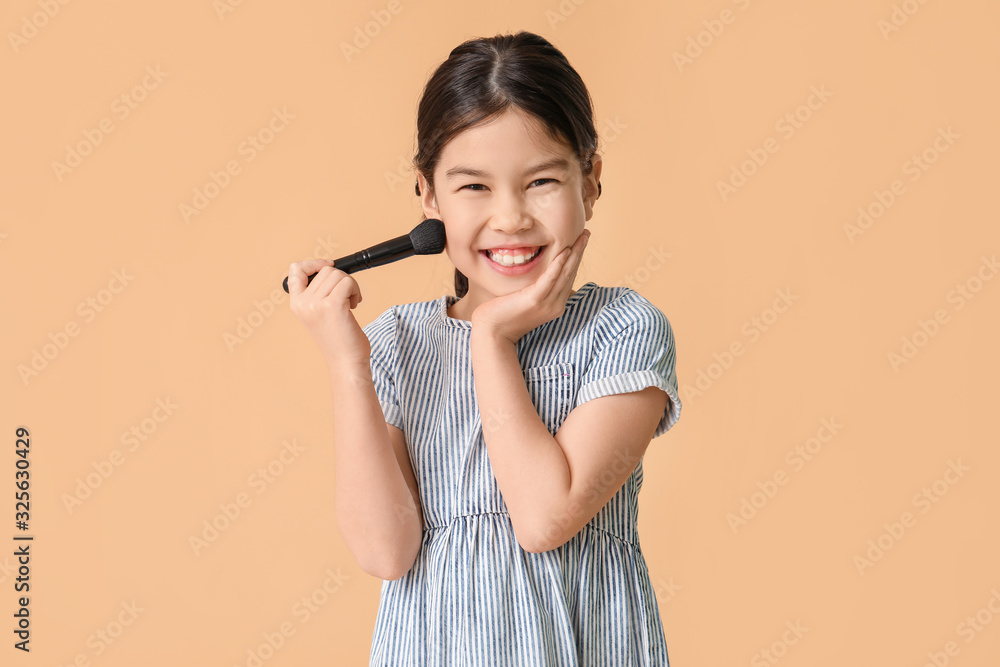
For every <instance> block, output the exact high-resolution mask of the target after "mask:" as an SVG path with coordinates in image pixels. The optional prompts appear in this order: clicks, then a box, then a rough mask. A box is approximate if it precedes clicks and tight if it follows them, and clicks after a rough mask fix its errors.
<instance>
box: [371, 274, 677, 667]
mask: <svg viewBox="0 0 1000 667" xmlns="http://www.w3.org/2000/svg"><path fill="white" fill-rule="evenodd" d="M456 301H457V299H456V297H455V296H454V295H450V294H448V295H444V296H442V297H440V298H438V299H436V300H432V301H424V302H418V303H409V304H403V305H398V306H392V307H391V308H389V309H388V310H386V311H385V312H384V313H382V315H380V316H379V317H378V318H377V319H375V320H374V321H372V322H371V323H370V324H368V325H367V326H365V327H364V332H365V334H366V335H367V336H368V339H369V341H370V342H371V348H372V354H371V369H372V379H373V380H374V384H375V390H376V393H377V395H378V398H379V402H380V404H381V407H382V411H383V413H384V415H385V420H386V422H387V423H389V424H392V425H394V426H397V427H399V428H400V429H402V431H403V432H404V433H405V434H406V441H407V449H408V451H409V455H410V459H411V461H412V462H413V467H414V474H415V476H416V480H417V484H418V486H419V493H420V502H421V504H422V506H423V513H424V532H423V540H422V543H421V546H420V551H419V553H418V555H417V558H416V561H415V562H414V564H413V567H412V568H411V569H410V571H409V572H408V573H407V574H405V575H404V576H403V577H401V578H400V579H397V580H395V581H383V582H382V588H381V592H380V596H379V609H378V615H377V618H376V621H375V629H374V633H373V636H372V646H371V655H370V664H371V665H378V666H386V667H388V666H391V667H407V666H410V665H421V666H423V665H429V666H431V667H438V666H441V667H445V666H447V667H459V666H462V667H464V666H480V665H482V666H484V667H485V666H489V667H505V666H507V665H510V666H515V665H516V666H518V667H520V666H525V665H528V666H532V667H534V666H543V667H550V666H551V667H557V666H558V667H563V666H565V667H569V666H571V665H572V666H579V667H599V666H602V665H609V666H610V665H614V666H620V665H627V666H629V667H639V666H654V665H655V666H657V667H660V666H666V665H668V660H667V646H666V640H665V638H664V632H663V625H662V623H661V620H660V613H659V608H658V606H657V602H656V597H655V594H654V590H653V586H652V583H651V581H650V577H649V573H648V571H647V569H646V562H645V559H644V558H643V555H642V551H641V550H640V548H639V536H638V534H637V532H636V518H637V505H638V495H639V489H640V488H641V487H642V461H640V462H639V464H638V465H637V466H636V467H635V469H634V470H633V472H632V475H631V476H630V477H629V478H628V480H627V481H626V482H625V484H624V486H622V488H621V489H620V490H619V491H618V493H617V494H616V495H615V496H614V497H613V498H612V499H611V500H610V501H609V502H608V504H607V505H605V506H604V507H603V508H602V509H601V510H600V511H599V512H598V513H597V515H596V516H595V517H594V518H593V519H592V520H591V521H590V522H589V523H588V524H587V525H585V526H584V527H583V528H582V529H581V530H580V532H578V533H577V534H576V535H575V536H574V537H572V538H571V539H570V540H569V541H568V542H566V543H565V544H563V545H562V546H560V547H558V548H556V549H552V550H550V551H545V552H542V553H531V552H528V551H525V550H523V549H522V548H521V547H520V546H519V545H518V543H517V541H516V539H515V537H514V531H513V528H512V526H511V522H510V516H509V514H508V513H507V507H506V505H505V504H504V500H503V497H502V496H501V494H500V489H499V488H498V486H497V482H496V479H495V477H494V476H493V471H492V469H491V467H490V462H489V457H488V456H487V450H486V444H485V441H484V439H483V430H482V421H481V416H480V412H479V406H478V403H477V402H476V390H475V385H474V382H473V375H472V361H471V357H470V337H471V334H472V325H471V323H470V322H468V321H466V320H460V319H455V318H452V317H449V316H448V313H447V309H448V307H450V306H451V305H452V304H453V303H455V302H456ZM516 349H517V356H518V359H519V361H520V363H521V368H522V370H523V373H524V380H525V383H526V387H527V390H528V393H529V395H530V396H531V400H532V403H533V404H534V405H535V408H536V410H537V411H538V414H539V416H540V417H541V418H542V421H543V422H544V423H545V425H546V426H547V427H548V429H549V432H550V433H552V434H555V433H556V431H557V430H558V429H559V426H560V424H562V422H563V421H564V420H565V419H566V417H567V415H568V414H569V412H570V410H572V409H573V408H574V407H575V406H577V405H580V404H582V403H585V402H587V401H589V400H591V399H594V398H599V397H601V396H607V395H609V394H619V393H624V392H632V391H639V390H641V389H644V388H646V387H650V386H655V387H659V388H661V389H663V390H664V391H665V392H666V393H667V394H668V395H669V397H670V400H669V401H668V405H667V407H666V409H665V410H664V412H663V415H662V416H661V419H660V421H659V424H658V425H657V428H656V432H655V434H654V436H653V437H654V438H655V437H657V436H659V435H662V434H663V433H665V432H666V431H667V429H669V428H670V427H671V426H673V425H674V423H675V422H676V421H677V419H678V417H679V416H680V410H681V402H680V400H679V398H678V395H677V377H676V374H675V371H674V340H673V331H672V330H671V327H670V323H669V322H668V321H667V318H666V316H665V315H664V314H663V313H662V312H661V311H660V310H659V309H658V308H657V307H656V306H654V305H653V304H652V303H650V302H649V301H648V300H647V299H646V298H644V297H642V296H641V295H640V294H639V293H638V292H636V291H635V290H633V289H631V288H628V287H599V286H598V285H596V284H595V283H593V282H588V283H586V284H585V285H583V286H582V287H580V289H578V290H577V291H576V292H575V293H573V294H572V295H571V296H570V297H569V299H568V300H567V302H566V310H565V312H564V313H563V314H562V315H561V316H560V317H558V318H556V319H554V320H551V321H549V322H546V323H545V324H543V325H541V326H539V327H537V328H536V329H534V330H532V331H530V332H528V333H527V334H525V335H524V336H523V337H522V338H521V339H520V340H519V341H518V343H517V348H516ZM487 417H488V418H489V416H487Z"/></svg>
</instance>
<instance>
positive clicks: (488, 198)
mask: <svg viewBox="0 0 1000 667" xmlns="http://www.w3.org/2000/svg"><path fill="white" fill-rule="evenodd" d="M592 164H593V170H592V171H591V173H590V174H588V175H587V176H584V175H583V173H582V172H581V169H580V161H579V158H577V156H576V154H575V153H574V151H573V150H572V149H571V148H570V147H569V146H567V145H566V144H563V143H560V142H557V141H553V140H552V139H551V138H550V137H549V136H548V135H547V134H546V132H545V129H544V127H543V126H542V125H541V123H539V122H538V121H537V120H536V119H535V118H534V117H532V116H530V115H528V114H526V113H525V112H523V111H521V110H520V109H517V108H511V109H509V110H508V111H506V112H504V113H503V114H502V115H501V116H499V117H497V118H495V119H494V120H492V121H491V122H489V123H487V124H485V125H480V126H477V127H473V128H470V129H468V130H465V131H464V132H462V133H461V134H459V135H457V136H456V137H454V138H453V139H452V140H451V141H449V142H448V144H447V145H445V147H444V149H443V150H442V151H441V157H440V159H439V161H438V164H437V167H436V168H435V170H434V186H435V189H434V192H433V193H432V192H431V190H430V187H429V186H428V183H427V181H426V180H425V179H424V177H423V175H422V174H418V175H417V178H418V180H419V182H420V192H421V204H422V205H423V208H424V214H425V215H426V216H427V217H428V218H438V219H440V220H441V222H443V223H444V226H445V233H446V234H447V244H446V246H445V251H446V252H447V253H448V257H449V258H450V259H451V261H452V263H453V264H454V265H455V268H457V269H458V270H459V271H461V272H462V273H463V274H464V275H465V276H466V277H467V278H468V279H469V292H468V294H466V296H465V297H463V298H462V299H461V300H460V301H459V302H458V303H457V304H456V305H455V306H454V308H453V309H452V310H453V311H454V313H449V314H450V315H451V316H452V317H459V318H461V319H467V320H469V319H472V312H473V311H474V310H475V308H476V307H477V306H478V305H479V304H481V303H484V302H485V301H488V300H490V299H492V298H495V297H498V296H503V295H506V294H510V293H512V292H516V291H518V290H520V289H523V288H525V287H527V286H528V285H530V284H532V283H533V282H535V281H536V280H537V279H538V278H539V277H540V276H541V275H542V273H544V271H545V268H546V267H547V266H548V265H549V263H550V262H551V261H552V258H554V257H555V256H556V255H558V254H559V251H560V250H562V249H563V248H565V247H568V246H571V245H573V242H574V241H576V239H577V237H579V236H580V234H581V233H583V229H584V226H585V223H586V221H587V220H590V218H591V217H592V216H593V213H594V211H593V206H594V202H595V201H596V200H597V181H598V179H599V178H600V175H601V158H600V157H599V156H597V155H595V156H594V157H593V159H592ZM499 248H514V249H521V250H520V252H519V253H518V254H523V255H524V259H525V260H526V261H525V262H524V263H523V264H521V263H519V262H520V259H518V260H517V262H518V263H515V264H512V265H510V267H505V266H504V265H502V264H501V265H498V264H497V263H495V262H494V260H492V259H490V257H489V256H488V254H487V253H486V251H487V250H490V249H493V250H497V249H499ZM535 250H540V253H539V255H538V257H537V258H535V259H533V260H530V261H529V258H530V257H531V254H532V252H533V251H535Z"/></svg>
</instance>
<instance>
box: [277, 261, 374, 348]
mask: <svg viewBox="0 0 1000 667" xmlns="http://www.w3.org/2000/svg"><path fill="white" fill-rule="evenodd" d="M313 273H316V276H315V277H314V278H313V279H312V282H310V283H308V284H307V280H308V277H309V275H311V274H313ZM288 294H289V303H290V305H291V308H292V312H293V313H295V316H296V317H298V318H299V320H300V321H301V322H302V324H303V325H305V327H306V329H307V330H308V331H309V335H311V336H312V337H313V340H315V341H316V344H317V345H319V348H320V351H322V353H323V356H324V357H325V358H326V361H327V363H328V364H331V365H337V366H341V365H350V364H363V365H365V366H367V365H369V364H370V363H371V353H372V350H371V343H370V342H369V341H368V336H366V335H365V332H364V331H363V330H362V329H361V327H360V325H358V321H357V320H356V319H355V318H354V313H352V312H351V310H353V309H354V308H356V307H357V306H358V304H359V303H361V300H362V298H363V297H362V296H361V287H360V286H359V285H358V283H357V281H355V280H354V278H352V277H351V276H350V274H347V273H344V272H343V271H341V270H340V269H335V268H334V267H333V260H330V259H309V260H306V261H304V262H295V263H293V264H292V265H291V266H289V267H288Z"/></svg>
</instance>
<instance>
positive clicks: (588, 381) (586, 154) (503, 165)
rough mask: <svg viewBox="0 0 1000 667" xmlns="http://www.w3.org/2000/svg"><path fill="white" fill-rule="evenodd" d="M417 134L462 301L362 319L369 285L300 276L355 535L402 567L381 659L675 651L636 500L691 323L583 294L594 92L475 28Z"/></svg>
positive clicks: (420, 190)
mask: <svg viewBox="0 0 1000 667" xmlns="http://www.w3.org/2000/svg"><path fill="white" fill-rule="evenodd" d="M417 135H418V152H417V155H416V158H415V161H414V162H415V166H416V170H417V186H416V189H417V194H418V195H419V196H420V197H421V203H422V206H423V210H424V215H425V217H426V218H438V219H440V220H441V221H442V222H443V223H444V226H445V231H446V234H447V246H446V252H447V254H448V257H449V258H450V259H451V261H452V263H453V264H454V265H455V267H456V270H455V288H456V295H455V296H452V295H447V294H446V295H444V296H442V297H440V298H438V299H435V300H432V301H424V302H419V303H408V304H402V305H398V306H392V307H390V308H389V309H388V310H386V311H385V312H383V313H382V315H380V316H379V317H378V318H377V319H375V320H374V321H373V322H371V323H370V324H368V325H367V326H366V327H364V329H362V328H361V327H359V325H358V323H357V321H356V320H355V318H354V315H353V313H351V310H352V309H354V308H355V307H356V306H357V305H358V303H360V302H361V299H362V296H361V289H360V287H359V286H358V283H357V282H356V281H355V279H354V278H352V277H351V275H348V274H345V273H343V272H342V271H339V270H336V269H334V268H332V266H331V264H332V262H330V261H329V260H310V261H304V262H300V263H295V264H292V265H291V267H290V268H289V280H288V287H289V293H290V302H291V308H292V311H293V312H294V313H295V314H296V316H297V317H298V318H299V319H300V320H301V321H302V323H303V324H304V325H305V326H306V327H307V329H308V331H309V332H310V334H311V335H312V336H313V338H314V339H315V340H316V342H317V343H318V344H319V346H320V348H321V350H322V351H323V354H324V357H325V359H326V360H327V362H328V365H329V368H330V373H331V380H332V384H333V411H334V436H335V442H334V446H335V448H336V451H335V456H336V461H337V467H336V480H335V481H336V517H337V525H338V527H339V529H340V532H341V535H342V536H343V539H344V541H345V542H346V544H347V546H348V548H349V549H350V550H351V553H352V554H354V556H355V557H356V558H357V560H358V563H359V565H360V566H361V568H362V569H364V570H365V571H366V572H368V573H370V574H372V575H374V576H377V577H380V578H382V579H384V580H385V581H384V582H383V585H382V590H381V596H380V605H379V611H378V617H377V619H376V623H375V631H374V635H373V638H372V647H371V664H372V665H392V666H393V667H398V666H401V665H453V666H459V665H490V666H491V667H493V666H503V665H519V666H520V665H532V666H535V665H580V666H584V665H586V666H592V665H628V666H630V667H634V666H637V665H667V664H668V660H667V647H666V642H665V639H664V632H663V627H662V623H661V620H660V615H659V609H658V607H657V603H656V597H655V595H654V590H653V586H652V584H651V582H650V578H649V574H648V572H647V569H646V562H645V560H644V558H643V555H642V551H641V549H640V547H639V536H638V534H637V533H636V516H637V514H636V512H637V500H638V494H639V489H640V488H641V486H642V457H643V454H644V452H645V450H646V447H647V446H648V445H649V442H650V440H651V439H652V438H655V437H656V436H659V435H662V434H663V433H665V432H666V431H667V430H668V429H669V428H670V427H671V426H673V424H674V423H675V422H676V421H677V419H678V417H679V416H680V410H681V402H680V400H679V399H678V396H677V378H676V375H675V371H674V340H673V332H672V330H671V327H670V323H669V322H668V321H667V318H666V317H665V316H664V314H663V313H662V312H661V311H660V310H659V309H658V308H657V307H656V306H654V305H653V304H652V303H650V302H649V301H648V300H647V299H645V298H644V297H642V296H640V295H639V294H638V293H637V292H635V291H634V290H632V289H630V288H628V287H599V286H598V285H597V284H595V283H593V282H588V283H586V284H585V285H583V286H582V287H580V289H578V290H573V289H572V285H573V280H574V278H575V276H576V273H577V269H578V267H579V265H580V260H581V258H582V256H583V251H584V248H585V247H586V245H587V239H588V238H589V236H590V232H589V231H585V230H584V227H585V223H586V221H588V220H590V219H591V217H592V215H593V207H594V203H595V202H596V200H597V199H598V197H600V194H601V185H600V174H601V166H602V160H601V157H600V156H598V155H597V154H596V149H597V134H596V132H595V129H594V122H593V114H592V109H591V100H590V95H589V93H588V91H587V89H586V87H585V86H584V84H583V81H582V80H581V79H580V76H579V75H578V74H577V72H576V71H575V70H574V69H573V68H572V67H571V66H570V64H569V62H568V61H567V60H566V58H565V56H563V54H562V53H561V52H560V51H559V50H557V49H556V48H555V47H553V46H552V45H551V44H550V43H549V42H547V41H546V40H545V39H543V38H542V37H539V36H538V35H534V34H531V33H527V32H520V33H518V34H516V35H497V36H496V37H493V38H488V39H475V40H470V41H467V42H465V43H463V44H461V45H459V46H458V47H457V48H456V49H454V50H453V51H452V52H451V55H450V56H449V57H448V59H447V60H446V61H445V62H444V63H443V64H442V65H441V66H440V67H438V69H437V70H436V71H435V73H434V74H433V76H432V77H431V79H430V81H429V82H428V83H427V86H426V88H425V90H424V94H423V97H422V99H421V101H420V106H419V110H418V118H417ZM317 271H318V275H317V276H316V278H315V279H314V280H313V281H312V283H311V284H309V285H308V287H307V286H306V278H307V275H308V274H311V273H314V272H317Z"/></svg>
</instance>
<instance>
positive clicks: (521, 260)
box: [486, 248, 541, 266]
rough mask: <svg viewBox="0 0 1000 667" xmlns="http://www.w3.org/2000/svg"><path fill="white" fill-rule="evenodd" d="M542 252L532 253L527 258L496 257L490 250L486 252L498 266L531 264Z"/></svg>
mask: <svg viewBox="0 0 1000 667" xmlns="http://www.w3.org/2000/svg"><path fill="white" fill-rule="evenodd" d="M540 250H541V248H539V250H536V251H535V252H533V253H531V254H530V255H528V256H527V257H525V256H524V255H494V254H493V253H492V252H491V251H489V250H487V251H486V254H487V255H489V257H490V259H492V260H493V261H494V262H496V263H497V264H502V265H503V266H513V265H514V264H524V263H525V262H530V261H531V260H533V259H534V258H535V256H536V255H537V254H538V253H539V251H540Z"/></svg>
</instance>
